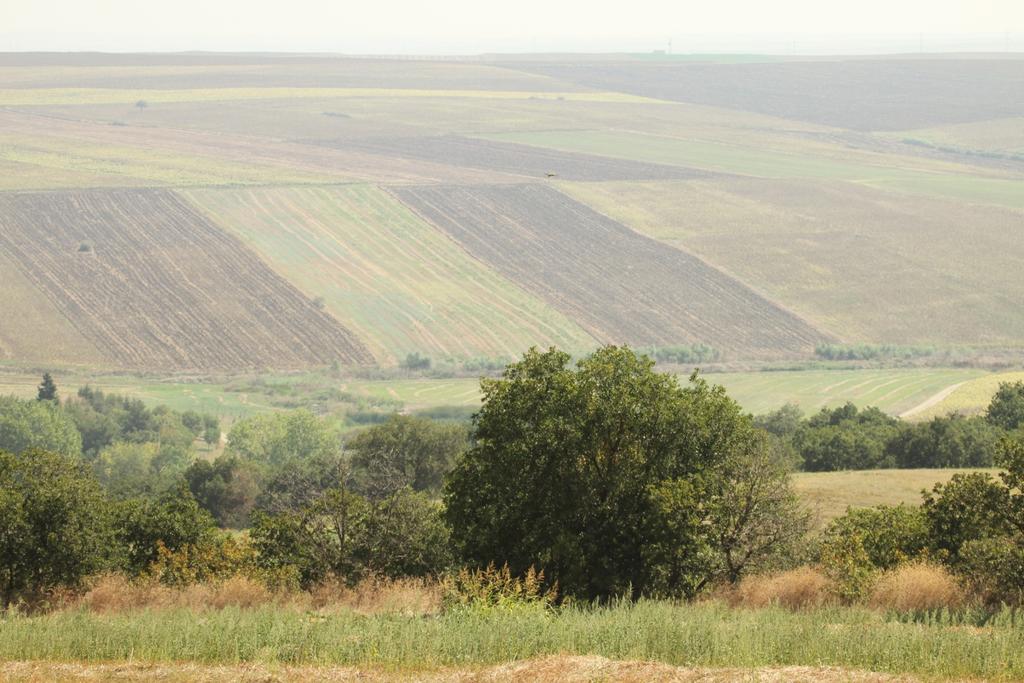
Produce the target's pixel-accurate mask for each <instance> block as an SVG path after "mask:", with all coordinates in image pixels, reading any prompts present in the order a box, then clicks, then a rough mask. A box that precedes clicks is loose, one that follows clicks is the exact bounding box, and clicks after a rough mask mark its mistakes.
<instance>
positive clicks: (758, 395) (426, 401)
mask: <svg viewBox="0 0 1024 683" xmlns="http://www.w3.org/2000/svg"><path fill="white" fill-rule="evenodd" d="M984 375H985V372H984V371H983V370H969V369H946V368H921V369H916V368H915V369H885V370H784V371H768V372H736V373H734V372H723V373H719V372H715V373H707V374H705V375H704V378H705V379H706V380H707V381H708V382H710V383H712V384H720V385H722V386H724V387H725V388H726V390H727V391H728V392H729V395H730V396H731V397H733V398H734V399H736V401H737V402H739V404H740V405H741V406H742V407H743V409H744V410H746V411H748V412H751V413H754V414H761V413H766V412H769V411H771V410H775V409H777V408H780V407H782V406H784V405H786V404H787V403H793V404H796V405H797V406H799V407H800V408H801V410H803V411H804V413H806V414H808V415H810V414H813V413H815V412H817V411H819V410H820V409H821V408H824V407H826V406H828V407H835V406H840V405H843V404H844V403H846V402H848V401H849V402H852V403H854V404H856V405H857V406H860V407H867V406H875V407H877V408H879V409H881V410H883V411H885V412H887V413H890V414H893V415H898V414H899V413H901V412H903V411H904V410H907V409H909V408H912V407H914V406H916V405H918V404H920V403H922V402H924V401H925V400H927V399H928V398H930V397H932V396H934V395H935V394H937V393H938V392H940V391H942V390H943V389H945V388H947V387H950V386H952V385H955V384H957V383H959V382H965V381H969V380H971V379H974V378H977V377H981V376H984ZM685 381H686V378H685V377H680V382H684V383H685ZM346 388H347V389H348V390H350V391H353V392H354V393H357V394H365V395H367V396H372V397H375V398H390V399H398V400H401V401H402V402H403V403H405V404H406V406H407V407H410V406H411V407H416V408H421V407H431V406H438V405H458V406H469V405H476V404H478V402H479V400H480V394H479V387H478V381H477V380H475V379H460V380H430V379H418V380H375V381H363V382H357V381H353V382H349V383H347V384H346ZM993 391H994V390H993ZM985 400H986V401H987V399H985ZM914 419H915V420H916V419H918V418H917V416H915V417H914Z"/></svg>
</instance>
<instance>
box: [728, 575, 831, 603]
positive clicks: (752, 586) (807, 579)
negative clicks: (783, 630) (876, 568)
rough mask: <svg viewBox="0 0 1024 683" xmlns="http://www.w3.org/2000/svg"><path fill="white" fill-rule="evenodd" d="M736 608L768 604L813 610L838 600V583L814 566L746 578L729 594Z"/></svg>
mask: <svg viewBox="0 0 1024 683" xmlns="http://www.w3.org/2000/svg"><path fill="white" fill-rule="evenodd" d="M728 597H729V602H730V604H732V605H733V606H734V607H735V606H740V607H752V608H757V607H768V606H772V605H777V606H779V607H785V608H786V609H791V610H799V609H813V608H815V607H822V606H823V605H827V604H829V603H830V602H833V601H834V600H835V599H836V592H835V584H834V583H833V581H832V580H831V579H829V578H828V577H827V576H825V574H824V573H823V572H822V571H821V570H819V569H815V568H813V567H797V568H796V569H791V570H789V571H785V572H781V573H778V574H762V575H752V576H747V577H745V578H744V579H743V580H742V581H740V583H739V585H737V586H736V588H735V589H734V590H733V591H731V592H730V593H729V596H728Z"/></svg>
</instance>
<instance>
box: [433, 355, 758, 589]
mask: <svg viewBox="0 0 1024 683" xmlns="http://www.w3.org/2000/svg"><path fill="white" fill-rule="evenodd" d="M569 362H570V357H569V355H568V354H566V353H563V352H561V351H558V350H555V349H551V350H549V351H546V352H541V351H538V350H536V349H533V350H531V351H529V352H528V353H526V354H525V355H524V357H523V359H522V360H520V361H519V362H517V363H514V364H512V365H510V366H509V367H508V368H507V369H506V370H505V373H504V374H503V376H502V377H501V378H500V379H495V380H490V379H485V380H483V381H482V390H483V395H484V401H483V408H482V410H481V412H480V413H479V414H478V416H477V417H476V420H475V439H476V443H475V445H474V446H473V447H472V448H471V449H470V450H469V451H468V452H467V454H466V455H465V457H464V458H463V459H462V460H461V461H460V462H459V464H458V465H457V466H456V468H455V470H454V471H453V472H452V475H451V477H450V479H449V482H448V484H447V487H446V493H445V501H446V514H447V518H448V521H449V525H450V526H451V528H452V534H453V539H454V541H455V543H456V547H457V548H458V550H459V551H460V552H461V554H462V555H463V557H464V559H465V560H466V561H468V562H470V563H473V564H477V565H486V564H488V563H490V562H495V563H497V564H501V563H505V562H507V563H508V564H509V567H510V568H511V570H512V571H513V572H520V573H521V572H524V571H526V570H527V569H528V568H529V567H530V566H536V567H537V568H539V569H540V568H543V569H544V570H545V572H546V573H547V576H548V577H549V578H551V579H554V580H557V581H558V583H559V585H560V587H561V589H562V591H563V592H565V593H568V594H572V595H576V596H579V597H584V598H603V597H609V596H614V595H622V594H627V593H631V594H632V596H633V597H637V596H640V595H642V594H655V593H657V594H692V593H693V592H694V591H695V590H697V589H699V587H700V586H701V585H702V584H703V583H704V582H706V581H707V580H708V578H710V576H711V575H712V574H713V573H714V572H715V565H716V560H715V557H714V555H715V548H714V546H713V543H712V538H711V537H712V534H710V533H709V530H708V527H709V525H711V524H713V520H712V510H711V509H710V507H711V506H710V505H707V504H706V503H705V496H706V495H707V494H709V493H712V494H713V491H714V487H715V486H716V485H717V484H715V482H716V480H717V479H718V478H720V477H721V476H722V475H721V470H722V468H723V467H724V465H725V463H726V462H727V460H728V459H729V458H730V457H732V456H734V455H735V454H737V453H740V452H743V451H744V450H746V449H749V448H751V447H752V443H753V442H754V441H755V440H756V438H757V437H756V430H754V428H753V426H752V424H751V421H750V419H749V417H747V416H745V415H744V414H742V413H741V411H740V409H739V406H738V405H737V404H736V403H735V402H734V401H732V400H731V399H730V398H729V397H728V396H727V395H726V394H725V392H724V390H723V389H721V388H720V387H712V386H710V385H708V384H707V383H706V382H704V381H703V380H701V379H699V378H697V377H693V378H691V381H690V383H689V384H688V385H687V386H685V387H683V386H680V385H679V383H678V381H677V379H676V378H675V376H673V375H669V374H663V373H658V372H655V371H654V369H653V365H654V364H653V361H651V360H650V359H648V358H647V357H645V356H637V355H636V354H635V353H634V352H633V351H631V350H630V349H628V348H625V347H611V346H610V347H605V348H602V349H600V350H598V351H596V352H595V353H594V354H592V355H591V356H589V357H587V358H585V359H583V360H581V361H579V362H578V363H577V364H576V367H575V368H573V367H570V366H569Z"/></svg>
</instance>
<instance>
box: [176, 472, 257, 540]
mask: <svg viewBox="0 0 1024 683" xmlns="http://www.w3.org/2000/svg"><path fill="white" fill-rule="evenodd" d="M185 481H187V482H188V488H189V490H190V491H191V492H192V495H193V496H194V497H195V499H196V501H197V502H198V503H199V505H200V506H201V507H202V508H203V509H204V510H206V511H207V512H209V513H210V514H211V515H213V518H214V519H215V520H217V524H218V525H219V526H221V527H228V528H234V529H242V528H245V527H246V526H247V525H248V524H249V515H250V514H251V513H252V510H253V508H254V507H255V505H256V497H257V496H258V495H259V476H258V474H257V473H256V471H255V470H254V466H253V465H252V464H250V463H246V462H244V461H243V460H241V459H239V458H238V457H236V456H232V455H222V456H220V457H219V458H217V459H216V460H214V461H213V462H212V463H211V462H207V461H206V460H196V461H195V462H193V463H192V464H191V465H190V466H189V468H188V470H186V471H185Z"/></svg>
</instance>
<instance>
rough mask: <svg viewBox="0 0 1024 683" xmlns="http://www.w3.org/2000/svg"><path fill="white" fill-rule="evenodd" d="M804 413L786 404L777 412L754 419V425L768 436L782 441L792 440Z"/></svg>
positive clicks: (797, 407)
mask: <svg viewBox="0 0 1024 683" xmlns="http://www.w3.org/2000/svg"><path fill="white" fill-rule="evenodd" d="M803 419H804V412H803V411H802V410H800V407H799V406H797V405H794V404H792V403H787V404H786V405H784V406H782V407H781V408H779V409H778V410H774V411H772V412H770V413H767V414H765V415H758V416H757V417H755V418H754V425H755V426H757V427H760V428H761V429H763V430H765V431H766V432H768V433H769V434H772V435H774V436H777V437H779V438H783V439H789V438H792V436H793V435H794V434H796V433H797V431H799V429H800V425H801V424H802V423H803Z"/></svg>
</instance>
